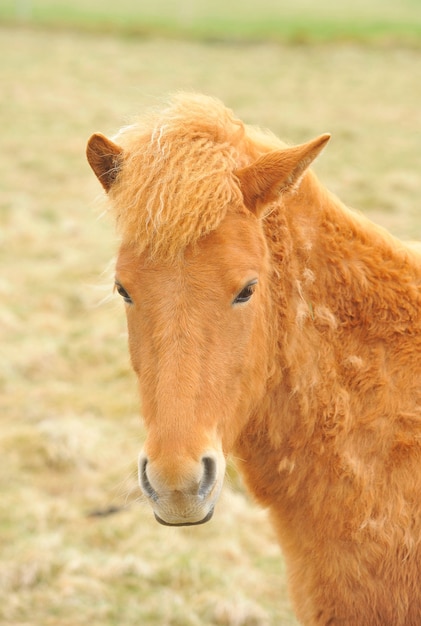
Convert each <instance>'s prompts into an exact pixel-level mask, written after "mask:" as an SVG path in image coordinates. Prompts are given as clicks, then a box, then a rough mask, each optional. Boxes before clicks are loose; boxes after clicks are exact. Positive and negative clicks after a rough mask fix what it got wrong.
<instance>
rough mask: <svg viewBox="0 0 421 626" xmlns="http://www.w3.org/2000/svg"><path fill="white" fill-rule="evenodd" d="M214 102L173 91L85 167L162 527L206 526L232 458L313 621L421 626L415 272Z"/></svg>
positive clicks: (418, 271)
mask: <svg viewBox="0 0 421 626" xmlns="http://www.w3.org/2000/svg"><path fill="white" fill-rule="evenodd" d="M328 139H329V135H321V136H320V137H317V138H316V139H314V140H313V141H310V142H308V143H305V144H303V145H298V146H292V147H288V146H287V145H285V144H284V143H282V142H281V141H279V140H278V139H277V138H276V137H275V136H274V135H272V134H271V133H269V132H267V131H265V132H263V131H261V130H259V129H257V128H254V127H251V126H247V125H245V124H244V123H243V122H242V121H240V120H239V119H237V118H236V117H235V116H234V115H233V113H232V112H231V111H230V110H228V109H227V108H225V106H224V105H223V104H222V103H220V102H219V101H218V100H215V99H212V98H209V97H205V96H201V95H197V94H178V95H177V96H175V97H174V98H173V99H172V100H170V101H169V103H168V104H166V105H165V106H164V107H163V108H162V109H160V110H157V111H153V112H152V113H150V114H149V115H146V116H144V117H141V118H139V119H138V120H136V121H135V123H134V124H133V125H131V126H129V127H126V128H124V129H122V131H121V132H120V133H119V134H118V135H117V136H116V137H115V138H114V139H113V140H110V139H107V138H106V137H104V136H103V135H102V134H94V135H93V136H92V137H91V138H90V140H89V143H88V147H87V157H88V160H89V163H90V165H91V166H92V169H93V171H94V172H95V174H96V176H97V177H98V178H99V180H100V182H101V183H102V185H103V187H104V189H105V191H106V192H107V195H108V198H109V201H110V205H111V207H112V210H113V212H114V215H115V218H116V221H117V228H118V232H119V234H120V237H121V246H120V250H119V254H118V260H117V266H116V279H115V284H116V288H117V291H118V292H119V293H120V295H121V296H122V298H123V300H124V301H125V303H126V314H127V323H128V336H129V348H130V354H131V362H132V364H133V368H134V371H135V373H136V375H137V377H138V381H139V387H140V396H141V401H142V415H143V419H144V423H145V427H146V432H147V438H146V442H145V445H144V448H143V451H142V452H141V455H140V460H139V479H140V486H141V489H142V491H143V493H144V495H145V496H146V498H147V500H148V501H149V502H150V504H151V506H152V509H153V511H154V514H155V517H156V519H157V520H158V521H159V522H161V523H163V524H168V525H174V526H178V525H192V524H201V523H203V522H206V521H207V520H209V519H210V518H211V516H212V513H213V511H214V507H215V504H216V502H217V499H218V495H219V493H220V490H221V485H222V482H223V479H224V471H225V462H226V458H227V455H229V454H232V455H233V456H234V457H235V459H236V460H237V464H238V467H239V470H240V472H241V473H242V475H243V476H244V478H245V482H246V484H247V486H248V488H249V489H250V491H251V492H252V494H254V496H255V498H256V499H257V500H258V501H259V502H260V503H261V504H262V505H263V506H264V507H267V508H268V509H269V513H270V517H271V519H272V522H273V524H274V527H275V529H276V532H277V536H278V537H279V542H280V545H281V548H282V550H283V554H284V556H285V559H286V564H287V571H288V578H289V588H290V594H291V597H292V601H293V605H294V607H295V611H296V614H297V617H298V619H299V620H300V621H301V622H302V623H303V624H304V625H306V626H328V625H329V626H334V625H335V626H336V625H341V626H420V624H421V358H420V356H421V288H420V285H421V257H420V255H419V254H417V252H416V251H414V250H412V249H411V248H410V247H409V246H407V245H405V244H404V243H402V242H400V241H399V240H397V239H395V238H394V237H392V236H391V235H390V234H388V233H387V232H386V231H385V230H383V229H381V228H380V227H378V226H376V225H374V224H373V223H371V222H370V221H369V220H368V219H366V218H365V217H364V216H362V215H360V214H358V213H357V212H354V211H353V210H350V209H348V208H347V207H346V206H344V205H343V204H342V203H341V202H340V201H339V200H338V199H337V198H336V197H335V196H334V195H332V194H331V193H330V192H329V191H327V189H325V187H324V186H323V185H322V184H321V183H320V182H319V180H318V179H317V178H316V176H315V175H314V174H313V173H312V172H311V171H310V170H309V169H308V167H309V165H310V164H311V163H312V161H313V160H314V159H315V157H316V156H317V155H318V154H319V153H320V152H321V150H322V149H323V148H324V146H325V144H326V143H327V141H328Z"/></svg>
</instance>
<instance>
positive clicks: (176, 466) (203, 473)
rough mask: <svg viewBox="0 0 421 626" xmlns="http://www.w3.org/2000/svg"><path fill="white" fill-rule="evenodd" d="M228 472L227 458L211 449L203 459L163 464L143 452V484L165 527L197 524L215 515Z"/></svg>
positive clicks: (158, 519)
mask: <svg viewBox="0 0 421 626" xmlns="http://www.w3.org/2000/svg"><path fill="white" fill-rule="evenodd" d="M224 474H225V459H224V457H223V455H222V454H221V453H219V452H207V453H206V454H204V455H203V456H202V457H201V458H200V460H199V461H197V462H194V461H190V463H185V462H184V463H175V462H174V461H172V462H167V463H162V462H161V463H159V462H158V461H154V460H151V459H149V458H148V457H147V455H146V454H144V453H141V455H140V458H139V483H140V488H141V490H142V492H143V494H144V495H145V496H146V498H147V499H148V501H149V503H150V504H151V506H152V509H153V512H154V515H155V518H156V520H157V521H158V522H159V523H160V524H163V525H165V526H195V525H198V524H204V523H205V522H207V521H209V520H210V519H211V517H212V515H213V511H214V507H215V504H216V501H217V499H218V497H219V494H220V491H221V487H222V483H223V479H224Z"/></svg>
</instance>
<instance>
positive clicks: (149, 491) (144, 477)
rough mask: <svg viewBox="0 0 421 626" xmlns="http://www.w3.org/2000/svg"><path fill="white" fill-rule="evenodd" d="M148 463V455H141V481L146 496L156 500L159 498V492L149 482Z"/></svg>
mask: <svg viewBox="0 0 421 626" xmlns="http://www.w3.org/2000/svg"><path fill="white" fill-rule="evenodd" d="M147 465H148V459H147V458H146V457H141V458H140V459H139V483H140V486H141V488H142V491H143V493H144V494H145V496H147V497H148V498H150V499H151V500H154V501H155V502H156V500H158V494H157V493H156V491H155V489H154V488H153V487H152V485H151V483H150V482H149V478H148V474H147V471H146V468H147Z"/></svg>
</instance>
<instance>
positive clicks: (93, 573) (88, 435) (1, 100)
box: [0, 0, 421, 626]
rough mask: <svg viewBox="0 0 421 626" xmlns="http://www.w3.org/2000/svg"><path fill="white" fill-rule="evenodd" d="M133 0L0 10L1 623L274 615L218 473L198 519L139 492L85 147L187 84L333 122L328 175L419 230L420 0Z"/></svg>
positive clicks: (233, 500) (105, 249) (273, 592)
mask: <svg viewBox="0 0 421 626" xmlns="http://www.w3.org/2000/svg"><path fill="white" fill-rule="evenodd" d="M134 4H135V3H132V2H129V0H121V1H120V2H119V3H117V4H116V3H111V2H109V1H108V0H103V1H102V2H99V1H97V2H91V3H89V11H88V10H87V8H86V6H87V3H86V2H82V0H74V1H73V2H72V3H70V2H69V3H65V2H52V1H50V2H48V1H47V0H39V1H38V2H35V1H33V2H32V3H29V2H25V1H24V0H21V2H11V1H10V0H6V1H5V2H3V3H2V6H1V8H0V52H1V54H0V85H1V95H0V124H1V135H0V137H1V139H0V145H1V150H0V172H1V174H0V179H1V184H0V263H1V272H0V346H1V349H0V425H1V429H0V470H1V471H0V624H2V625H3V624H4V625H6V624H7V625H10V624H14V625H20V626H38V625H39V626H55V625H59V626H84V625H88V624H89V625H91V624H95V625H98V626H111V625H117V624H118V625H121V626H131V625H135V624H147V625H148V626H199V625H200V626H201V625H220V626H273V625H275V624H277V625H278V624H282V625H287V626H288V625H291V626H292V625H295V624H296V623H297V622H296V621H295V620H294V618H293V615H292V613H291V611H290V607H289V603H288V600H287V596H286V589H285V575H284V569H283V563H282V557H281V555H280V551H279V549H278V546H277V544H276V542H275V541H274V537H273V534H272V531H271V529H270V527H269V525H268V523H267V520H266V515H265V512H264V511H261V510H260V509H259V508H257V507H256V506H254V505H253V503H252V502H250V500H249V499H248V497H247V496H246V495H245V494H244V492H243V490H242V487H241V483H240V481H239V480H238V477H237V476H236V474H235V471H234V470H231V471H230V476H231V479H230V485H229V486H227V487H226V488H225V491H224V493H223V496H222V499H221V502H220V503H219V505H218V507H217V509H216V512H215V516H214V518H213V520H212V522H211V523H209V524H207V525H205V526H203V527H198V528H192V529H189V528H185V529H171V528H164V527H161V526H158V525H157V524H156V522H155V521H154V520H153V517H152V514H151V512H150V510H149V508H148V506H147V505H145V504H144V503H142V502H141V501H140V499H139V494H138V491H137V483H136V457H137V454H138V451H139V449H140V447H141V442H142V428H141V424H140V420H139V417H138V399H137V392H136V387H135V382H134V378H133V376H132V374H131V372H130V367H129V363H128V355H127V347H126V332H125V320H124V311H123V307H122V305H121V303H120V302H119V301H118V300H117V298H114V297H113V295H112V277H113V269H112V259H113V255H114V253H115V250H116V246H117V242H116V238H115V235H114V230H113V224H112V223H111V221H109V220H108V219H107V217H106V216H104V217H102V216H101V215H102V212H103V206H102V203H101V193H100V189H99V184H98V183H97V182H96V180H95V179H94V177H93V175H92V173H91V171H90V170H89V167H88V165H87V164H86V162H85V158H84V150H85V144H86V140H87V138H88V137H89V135H90V134H91V133H92V132H94V131H96V130H101V131H102V132H105V133H108V134H112V133H113V132H115V131H116V129H118V127H119V126H121V125H122V124H124V123H127V122H130V118H131V115H133V114H136V113H137V112H138V111H140V110H142V109H143V108H144V107H145V106H154V105H155V104H156V103H157V102H159V99H160V97H161V96H162V95H163V94H166V93H168V92H171V91H173V90H178V89H194V90H199V91H204V92H206V93H210V94H212V95H216V96H218V97H220V98H221V99H223V100H224V101H225V102H226V103H227V104H228V105H229V106H231V107H232V108H234V109H235V111H236V112H237V113H238V115H239V116H241V117H242V118H243V119H245V120H246V121H248V122H251V123H256V124H259V125H261V126H265V127H270V128H271V129H272V130H273V131H275V132H276V133H278V134H279V135H280V136H281V137H282V138H283V139H285V140H287V141H290V142H300V141H304V140H307V139H310V138H311V137H313V136H315V135H317V134H319V133H322V132H325V131H329V132H331V133H332V135H333V138H332V141H331V143H330V144H329V146H328V148H327V149H326V151H325V152H324V154H323V155H322V157H321V158H320V159H319V161H318V162H317V164H316V166H315V169H316V171H317V172H318V174H319V175H320V177H321V178H322V180H323V181H324V182H325V183H326V185H327V186H328V187H329V188H330V189H331V190H333V191H335V192H336V193H337V194H338V195H339V196H340V197H341V198H342V199H343V200H344V201H345V202H346V203H348V204H350V205H352V206H356V207H358V208H359V209H360V210H363V211H364V212H365V213H366V214H368V215H369V216H370V217H372V218H373V219H375V220H376V221H377V222H379V223H381V224H383V225H384V226H386V227H388V228H389V229H390V230H392V232H393V233H395V234H396V235H398V236H401V237H403V238H409V239H417V238H418V239H421V215H420V211H419V198H420V197H421V177H420V171H421V151H420V140H421V109H420V102H421V84H420V81H419V75H420V69H421V64H420V61H421V46H420V45H419V44H420V43H421V42H420V39H419V33H420V28H419V27H420V23H421V8H420V3H419V2H416V1H415V0H413V1H412V2H411V1H410V0H406V1H404V2H397V1H396V2H392V1H390V0H385V1H380V0H371V1H370V2H362V1H360V0H355V1H354V2H352V3H349V6H348V3H341V7H342V10H339V9H336V10H335V13H333V14H332V13H331V4H330V3H329V2H328V0H321V2H318V3H309V2H304V0H300V1H299V2H297V3H294V9H293V10H292V9H291V8H290V7H286V5H283V3H279V2H275V0H273V1H272V2H271V1H270V0H264V1H263V0H262V1H261V2H259V3H255V4H252V3H246V4H244V3H242V4H241V7H242V10H241V12H240V10H239V7H240V3H239V2H237V1H236V2H233V3H231V4H229V3H227V2H225V3H223V2H216V1H215V2H213V3H212V4H211V3H205V2H198V3H193V2H187V1H185V2H184V3H178V4H177V3H175V2H171V1H170V0H159V1H158V0H157V1H156V3H148V6H149V5H153V6H154V7H155V9H154V11H153V12H152V13H154V14H153V15H151V14H150V13H151V11H152V9H148V11H149V15H148V13H147V10H146V9H144V8H139V9H136V11H135V9H134V8H133V7H134ZM228 5H229V7H230V8H228ZM145 6H146V3H145ZM211 7H212V8H211ZM315 11H317V13H315ZM163 16H165V19H164V17H163ZM140 33H143V34H148V37H143V38H140V37H139V36H138V35H139V34H140ZM163 34H165V35H166V37H165V38H164V37H162V35H163ZM112 507H116V508H120V507H123V510H122V511H120V512H119V513H116V514H113V515H103V513H106V512H107V511H108V510H109V509H110V508H112Z"/></svg>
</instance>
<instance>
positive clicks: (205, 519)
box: [154, 507, 214, 526]
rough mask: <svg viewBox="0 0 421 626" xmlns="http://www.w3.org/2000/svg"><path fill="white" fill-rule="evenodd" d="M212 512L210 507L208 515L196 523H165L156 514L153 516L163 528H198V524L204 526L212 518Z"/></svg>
mask: <svg viewBox="0 0 421 626" xmlns="http://www.w3.org/2000/svg"><path fill="white" fill-rule="evenodd" d="M213 510H214V509H213V507H212V508H211V509H210V511H209V513H208V514H207V515H206V516H205V517H204V518H203V519H202V520H199V521H198V522H177V523H174V522H166V521H165V520H163V519H162V518H161V517H159V515H157V514H156V513H154V515H155V519H156V521H157V522H159V523H160V524H162V525H163V526H199V525H200V524H205V523H206V522H208V521H209V520H210V519H211V518H212V515H213Z"/></svg>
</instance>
